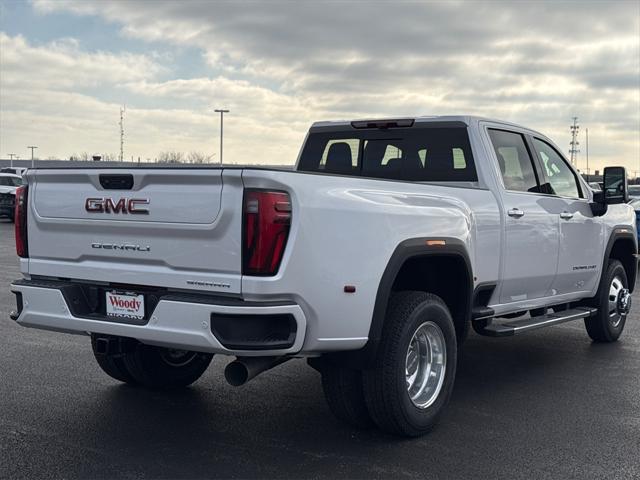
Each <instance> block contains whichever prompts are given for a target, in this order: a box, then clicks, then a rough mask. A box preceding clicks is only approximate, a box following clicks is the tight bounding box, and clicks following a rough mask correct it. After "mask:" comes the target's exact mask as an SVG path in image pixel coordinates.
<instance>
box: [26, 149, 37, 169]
mask: <svg viewBox="0 0 640 480" xmlns="http://www.w3.org/2000/svg"><path fill="white" fill-rule="evenodd" d="M27 148H30V149H31V168H33V167H35V163H34V160H33V151H34V150H35V149H36V148H38V147H35V146H32V147H27Z"/></svg>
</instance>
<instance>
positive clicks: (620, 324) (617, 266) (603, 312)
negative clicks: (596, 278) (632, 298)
mask: <svg viewBox="0 0 640 480" xmlns="http://www.w3.org/2000/svg"><path fill="white" fill-rule="evenodd" d="M616 278H617V279H618V280H619V281H620V282H621V283H622V285H623V288H625V289H626V288H629V284H628V282H627V273H626V272H625V270H624V267H623V266H622V263H620V261H619V260H614V259H611V260H609V264H608V266H607V269H606V271H605V272H604V274H603V275H602V279H601V281H600V287H599V288H598V294H597V296H596V298H595V299H594V302H593V303H594V304H595V306H597V308H598V313H596V314H595V315H594V316H593V317H589V318H585V319H584V325H585V327H587V333H588V334H589V336H590V337H591V339H592V340H593V341H594V342H602V343H609V342H615V341H616V340H618V338H620V335H621V334H622V331H623V330H624V326H625V323H626V321H627V317H626V315H619V314H615V315H614V316H611V312H610V309H609V300H610V296H609V294H610V289H611V285H612V284H613V282H614V279H616ZM612 300H613V299H612Z"/></svg>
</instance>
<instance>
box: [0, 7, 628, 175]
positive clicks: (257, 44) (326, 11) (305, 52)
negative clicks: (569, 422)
mask: <svg viewBox="0 0 640 480" xmlns="http://www.w3.org/2000/svg"><path fill="white" fill-rule="evenodd" d="M32 4H33V6H34V9H35V11H36V12H38V13H39V14H42V15H47V14H50V13H53V12H56V13H67V14H69V13H70V14H73V15H77V16H78V18H80V19H81V18H82V17H83V16H86V15H91V16H96V17H100V18H102V19H103V20H104V21H105V22H108V23H110V24H114V25H116V26H118V27H119V28H120V31H121V34H122V35H123V36H126V37H127V38H130V39H135V40H138V41H140V42H141V43H142V44H146V45H147V46H148V48H149V50H150V51H153V53H152V54H150V55H143V56H139V55H138V56H136V55H131V56H129V55H128V54H118V55H115V54H107V53H100V52H83V51H82V43H81V42H80V43H73V42H69V41H67V42H66V43H65V42H62V43H61V44H56V43H54V44H50V45H46V46H44V47H37V48H36V47H30V46H29V45H28V44H26V43H25V42H26V40H25V39H21V38H18V39H15V38H14V39H13V40H12V41H13V42H14V43H15V44H19V43H20V42H22V43H23V44H25V45H26V47H24V46H23V47H24V48H23V49H26V50H28V51H30V52H32V51H33V50H35V51H36V53H38V52H40V53H41V54H42V55H44V57H43V58H44V60H43V64H44V65H49V64H52V65H53V66H52V67H51V68H52V70H51V72H52V75H53V74H54V73H55V72H56V68H57V67H56V66H60V65H65V66H66V67H67V68H69V65H68V62H71V68H75V69H76V70H77V69H78V67H79V66H81V65H82V66H84V65H92V66H93V68H95V69H97V70H100V69H101V65H108V66H109V67H108V68H104V69H102V71H105V70H112V71H113V72H114V74H113V75H108V74H107V75H106V76H107V77H109V78H108V80H105V82H106V84H107V85H108V87H107V88H117V89H120V90H119V91H121V92H122V95H125V93H126V94H129V95H134V96H135V99H136V100H137V102H138V105H136V104H135V102H134V105H132V110H131V112H133V111H134V107H135V111H136V112H137V113H136V115H138V114H139V116H140V118H145V119H146V120H147V121H156V122H158V124H157V125H155V126H154V127H150V126H145V127H141V128H142V130H140V131H144V132H145V134H147V133H148V134H149V135H151V134H152V135H157V138H156V137H149V140H148V142H149V144H148V146H147V150H151V149H152V148H155V146H156V145H157V144H158V142H160V143H162V142H164V141H166V139H167V138H174V136H175V135H176V132H175V130H172V129H173V128H174V127H177V125H176V124H175V122H171V121H170V119H171V117H172V116H175V118H178V119H180V121H184V122H186V124H188V125H189V128H193V129H194V132H202V133H201V135H200V134H199V133H194V134H191V135H189V134H187V133H182V132H181V133H180V135H179V136H178V137H179V138H180V139H181V142H183V143H180V145H181V146H182V145H186V142H187V141H194V142H205V141H206V142H210V141H211V135H210V133H211V131H212V129H213V128H214V125H215V120H214V119H212V118H211V115H210V110H207V108H208V107H210V106H211V105H213V104H215V105H224V106H227V107H229V108H230V109H231V110H232V114H231V115H229V117H228V118H229V122H232V123H230V124H229V127H230V128H229V129H227V131H228V134H229V136H228V141H229V147H228V148H225V152H228V155H229V158H230V159H233V160H236V161H243V160H244V158H243V157H244V156H246V155H247V154H248V155H250V156H251V157H252V158H253V157H259V158H261V160H263V161H265V162H274V163H280V162H282V158H283V155H285V156H286V157H287V159H288V160H290V159H292V158H295V150H296V149H297V147H298V144H299V143H300V140H301V139H302V137H303V135H304V130H305V129H306V127H307V126H308V124H309V123H310V122H311V121H312V120H317V119H332V118H352V117H368V116H377V115H417V114H448V113H474V114H481V115H487V116H491V117H497V118H505V119H507V120H512V121H516V122H520V123H523V124H526V125H528V126H530V127H532V128H536V129H539V130H541V131H543V132H545V133H547V134H549V135H550V136H552V137H553V138H554V139H555V140H556V142H557V143H558V144H559V145H560V146H561V147H565V148H568V140H569V138H568V137H569V131H568V122H569V119H570V118H571V117H572V116H573V115H578V116H579V117H580V118H581V120H582V122H583V124H585V125H587V124H588V125H589V127H590V132H593V135H594V137H593V138H594V139H597V140H594V141H593V142H591V143H592V145H591V147H592V153H593V157H592V160H594V161H595V162H600V163H601V164H604V163H606V162H619V161H620V158H624V159H638V158H640V139H639V138H638V133H637V132H638V131H640V93H639V92H640V4H638V3H635V2H624V1H623V2H586V3H582V4H580V5H579V8H577V5H576V3H575V2H571V1H569V2H543V1H540V2H511V3H507V2H428V3H413V2H411V3H399V2H367V3H358V2H341V1H335V2H313V3H312V2H250V3H240V2H216V3H210V2H197V1H194V2H146V1H128V2H125V1H111V0H103V1H101V2H82V1H73V0H70V1H67V0H56V1H48V0H35V1H33V3H32ZM162 45H173V46H178V47H189V48H195V49H197V50H199V51H200V52H202V58H203V60H204V62H206V63H207V65H208V68H209V70H208V74H207V75H206V76H204V75H202V73H200V74H199V75H197V76H193V75H192V74H191V73H190V72H189V71H177V72H176V71H172V69H171V66H172V56H171V54H169V53H166V54H163V53H162V51H161V50H162V48H161V46H162ZM42 49H44V50H46V54H45V53H43V52H41V51H40V50H42ZM3 50H6V49H3ZM36 53H33V52H32V54H33V55H35V54H36ZM71 53H72V54H71ZM56 55H58V56H57V57H56ZM76 57H77V58H80V59H81V63H80V64H75V65H74V64H73V60H72V58H76ZM17 58H18V57H16V60H15V61H16V62H17V63H14V64H12V65H13V66H12V67H11V68H15V70H16V72H18V73H20V72H21V70H20V69H21V68H22V73H24V71H25V67H24V64H20V61H19V60H17ZM21 65H22V67H21ZM167 72H170V73H167ZM3 73H4V65H3ZM52 75H49V77H50V78H52V79H53V82H54V86H51V85H49V86H45V85H43V84H42V82H41V83H40V84H39V88H45V87H46V88H50V89H51V88H53V89H62V90H65V89H67V90H68V91H71V92H76V93H77V92H78V91H82V89H83V88H85V89H86V88H89V87H97V86H99V85H101V84H95V83H92V82H95V77H96V75H91V74H84V73H79V74H78V77H79V78H74V79H71V80H70V79H68V78H55V77H53V76H52ZM18 76H19V75H18ZM101 76H103V75H101ZM9 78H10V80H11V78H14V79H15V78H17V77H16V76H14V77H11V75H10V77H9ZM30 81H31V80H30ZM33 81H34V82H37V80H33ZM2 82H3V83H2V84H3V88H5V85H6V83H5V80H4V79H3V80H2ZM12 88H13V87H12ZM84 93H87V92H84ZM94 97H100V95H98V94H94ZM98 101H99V102H101V104H104V105H105V108H114V105H113V104H110V102H106V101H104V100H99V99H98ZM143 104H144V108H143ZM161 112H163V113H161ZM131 116H132V117H133V116H134V114H133V113H131ZM131 121H133V120H131ZM200 121H201V122H202V123H201V124H200V123H198V122H200ZM233 122H235V123H233ZM232 126H233V127H234V128H240V130H239V131H238V130H234V128H232ZM136 135H139V133H138V131H136ZM285 144H286V145H287V146H286V147H285V146H284V145H285ZM140 148H141V149H143V148H144V146H143V143H141V144H140ZM248 149H251V150H250V151H249V150H248ZM633 163H634V164H635V163H637V162H635V161H634V162H633ZM634 167H635V165H634Z"/></svg>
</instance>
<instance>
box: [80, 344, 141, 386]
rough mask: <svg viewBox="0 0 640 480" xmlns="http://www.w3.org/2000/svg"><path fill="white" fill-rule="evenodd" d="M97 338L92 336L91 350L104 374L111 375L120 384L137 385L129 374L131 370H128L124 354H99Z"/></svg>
mask: <svg viewBox="0 0 640 480" xmlns="http://www.w3.org/2000/svg"><path fill="white" fill-rule="evenodd" d="M96 338H97V337H96V336H95V335H91V348H92V350H93V356H94V357H95V358H96V361H97V362H98V365H99V366H100V368H101V369H102V370H103V371H104V373H106V374H107V375H109V376H110V377H111V378H114V379H116V380H118V381H120V382H124V383H128V384H130V385H135V384H136V383H138V382H136V380H135V379H134V378H133V376H132V375H131V374H130V373H129V370H127V367H126V365H125V364H124V358H123V356H122V354H120V355H104V354H100V353H97V351H96Z"/></svg>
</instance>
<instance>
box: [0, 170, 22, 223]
mask: <svg viewBox="0 0 640 480" xmlns="http://www.w3.org/2000/svg"><path fill="white" fill-rule="evenodd" d="M20 185H22V177H20V176H19V175H14V174H12V173H0V217H8V218H9V219H10V220H11V221H13V215H14V208H15V204H16V190H17V189H18V187H19V186H20Z"/></svg>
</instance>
